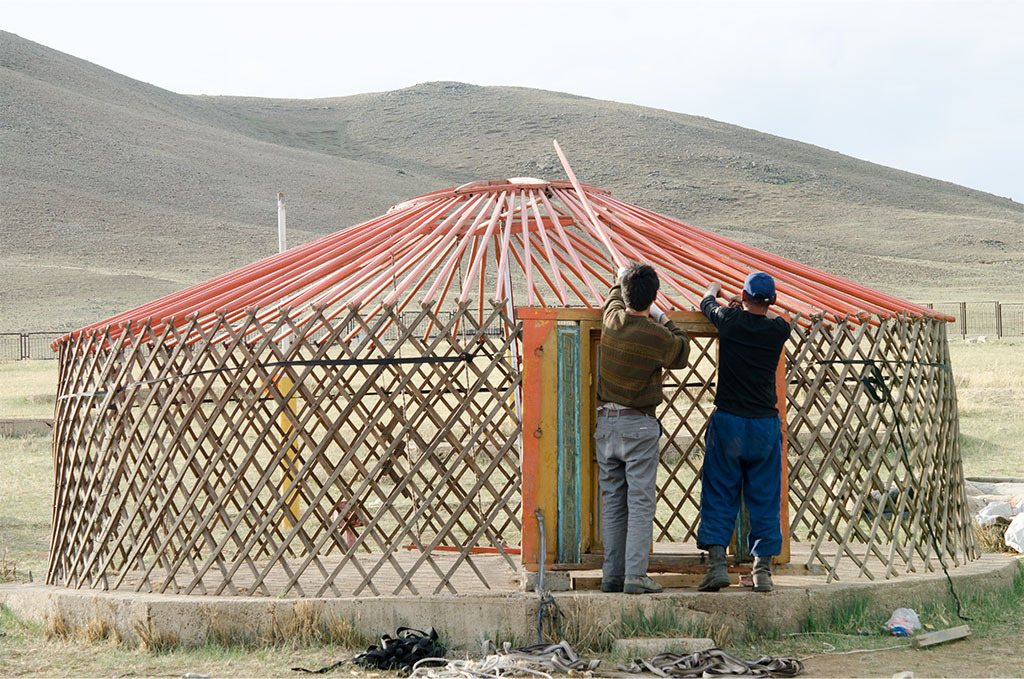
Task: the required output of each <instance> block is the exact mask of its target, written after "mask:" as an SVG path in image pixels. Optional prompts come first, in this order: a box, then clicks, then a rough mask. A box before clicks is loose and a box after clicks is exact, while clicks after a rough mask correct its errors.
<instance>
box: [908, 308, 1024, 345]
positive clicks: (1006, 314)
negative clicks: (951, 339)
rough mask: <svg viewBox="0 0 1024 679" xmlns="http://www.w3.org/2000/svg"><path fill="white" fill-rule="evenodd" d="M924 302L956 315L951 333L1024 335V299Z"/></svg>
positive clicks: (943, 311) (970, 335)
mask: <svg viewBox="0 0 1024 679" xmlns="http://www.w3.org/2000/svg"><path fill="white" fill-rule="evenodd" d="M925 306H927V307H928V308H929V309H935V310H936V311H941V312H942V313H945V314H949V315H950V316H953V317H954V318H955V319H956V323H953V324H951V326H950V328H949V334H950V335H960V336H961V337H964V338H967V337H980V336H983V335H984V336H988V337H995V338H1002V337H1024V303H1020V302H1015V303H1006V304H1004V303H1001V302H936V303H934V304H926V305H925Z"/></svg>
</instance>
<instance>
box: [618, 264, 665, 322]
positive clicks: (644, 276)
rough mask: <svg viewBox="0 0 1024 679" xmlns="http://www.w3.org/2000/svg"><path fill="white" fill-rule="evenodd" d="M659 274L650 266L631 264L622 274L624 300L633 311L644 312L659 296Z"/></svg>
mask: <svg viewBox="0 0 1024 679" xmlns="http://www.w3.org/2000/svg"><path fill="white" fill-rule="evenodd" d="M660 286H661V281H659V280H658V272H656V271H655V270H654V267H652V266H651V265H650V264H630V265H629V268H627V269H626V271H625V273H623V274H622V298H623V299H624V300H625V302H626V306H628V307H629V308H630V309H632V310H633V311H643V310H644V309H646V308H647V307H649V306H651V304H653V303H654V298H655V297H657V296H658V288H659V287H660Z"/></svg>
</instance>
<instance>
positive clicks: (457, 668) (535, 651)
mask: <svg viewBox="0 0 1024 679" xmlns="http://www.w3.org/2000/svg"><path fill="white" fill-rule="evenodd" d="M485 653H486V649H485ZM421 662H422V663H426V662H427V660H423V661H421ZM600 664H601V661H600V660H596V659H595V660H587V659H586V658H581V657H580V655H579V653H577V652H576V650H575V649H574V648H573V647H572V645H570V644H569V642H568V641H565V640H562V641H560V642H559V643H557V644H534V645H532V646H524V647H522V648H512V644H510V643H509V642H505V643H504V644H503V645H502V648H501V650H500V651H498V652H497V653H491V654H489V655H487V656H485V657H484V659H483V660H450V661H447V663H446V665H445V666H444V667H421V666H420V663H416V665H415V666H414V667H413V671H412V674H411V675H410V677H429V679H455V678H456V677H481V678H483V677H510V676H523V675H526V676H535V677H545V678H546V679H551V673H552V672H558V673H562V674H565V673H576V674H580V673H585V672H586V673H592V672H594V671H595V670H596V669H597V668H598V666H599V665H600Z"/></svg>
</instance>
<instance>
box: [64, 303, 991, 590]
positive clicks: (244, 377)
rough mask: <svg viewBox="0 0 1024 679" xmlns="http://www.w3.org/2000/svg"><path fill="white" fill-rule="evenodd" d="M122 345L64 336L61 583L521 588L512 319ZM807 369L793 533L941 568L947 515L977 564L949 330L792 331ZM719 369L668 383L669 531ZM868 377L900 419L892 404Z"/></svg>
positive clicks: (827, 559) (957, 557)
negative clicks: (876, 377)
mask: <svg viewBox="0 0 1024 679" xmlns="http://www.w3.org/2000/svg"><path fill="white" fill-rule="evenodd" d="M115 330H116V331H117V335H116V337H115V336H114V335H112V334H111V330H110V329H107V330H105V331H104V332H102V333H96V334H91V335H84V336H81V337H77V338H75V339H74V340H72V341H69V342H66V343H63V344H61V346H60V352H61V353H60V377H59V380H60V382H59V393H58V401H57V417H56V425H55V432H54V464H55V474H56V483H55V502H54V515H53V536H52V544H51V556H50V564H49V571H48V582H50V583H51V584H61V585H65V586H69V587H97V588H127V589H133V590H138V591H159V592H177V593H194V594H237V595H241V594H262V595H268V596H319V595H332V596H342V595H365V594H373V595H379V594H392V593H394V594H399V593H413V594H426V593H434V592H442V591H447V592H464V591H471V590H479V589H497V590H502V589H511V588H514V587H515V586H516V585H515V582H514V578H515V575H516V573H517V571H518V566H519V559H518V554H517V550H516V547H515V546H516V545H518V544H519V541H520V537H521V528H522V527H521V525H520V515H521V488H522V481H523V480H522V478H521V476H520V452H521V449H520V440H521V426H522V425H521V415H520V412H519V404H518V402H517V396H516V394H517V390H518V387H519V386H520V384H521V380H522V375H521V372H520V370H519V367H518V366H519V361H518V357H519V351H520V348H519V342H518V340H519V338H520V336H521V324H518V323H516V322H515V321H514V320H513V319H511V318H509V317H508V315H507V313H506V311H505V307H503V306H502V307H495V308H494V310H493V311H492V312H491V313H490V314H489V315H487V316H486V317H484V316H482V315H481V314H480V313H479V310H472V311H471V310H470V309H469V308H468V307H465V306H463V307H460V308H459V309H458V310H456V311H454V312H451V313H446V314H435V313H433V312H431V311H430V310H427V309H424V310H423V311H422V312H417V313H415V314H409V313H408V312H406V313H404V314H397V313H393V312H390V311H388V310H385V311H384V312H383V313H381V314H377V315H375V316H373V317H372V318H365V317H363V316H362V315H361V314H360V313H359V312H357V311H354V310H347V311H346V312H345V313H343V314H341V315H338V316H337V317H335V318H330V317H328V316H326V315H323V314H322V313H317V314H315V315H314V316H312V317H311V318H309V319H307V320H306V321H304V322H303V324H302V325H301V326H295V325H292V324H291V322H290V321H289V319H288V318H287V317H284V316H282V317H281V319H280V320H279V321H276V322H275V323H274V324H273V325H271V326H266V325H263V324H261V323H260V322H259V320H258V317H257V315H256V314H255V312H254V313H250V314H249V315H247V316H246V317H245V318H244V319H242V320H241V321H238V320H233V321H231V322H229V321H228V319H226V318H222V320H221V322H219V323H216V324H214V325H212V326H209V324H206V325H204V326H200V325H199V324H197V323H190V324H185V325H180V326H174V325H172V324H166V325H165V324H143V325H140V326H133V327H130V328H126V329H125V328H116V329H115ZM314 330H315V332H314ZM189 338H191V339H189ZM196 338H198V339H196ZM786 354H787V365H788V381H789V393H788V408H787V413H788V441H789V467H790V473H789V486H790V496H789V497H790V503H791V504H790V518H791V532H792V536H793V539H794V540H800V541H803V542H805V543H808V544H809V545H810V546H811V556H810V562H812V563H820V564H822V565H824V566H825V567H826V568H827V569H828V570H829V573H830V578H831V577H832V576H834V575H835V571H836V568H837V566H838V565H839V563H840V561H843V560H850V561H852V562H853V563H855V564H856V565H857V566H858V567H859V570H860V572H861V573H862V574H863V575H864V576H866V577H869V578H874V577H879V576H882V577H888V576H890V575H893V574H898V573H899V572H900V571H901V570H913V569H916V568H918V567H919V565H920V564H922V563H923V564H924V565H925V567H926V568H935V567H937V566H938V562H937V559H936V553H935V550H934V549H933V547H932V540H931V537H930V535H929V530H928V525H929V524H928V522H926V520H925V519H926V517H931V525H932V526H933V527H934V533H935V541H936V542H937V544H938V546H939V552H940V553H941V554H942V556H943V558H944V559H946V561H947V563H948V564H949V565H955V564H959V563H962V562H963V561H964V560H965V559H971V558H976V557H977V554H978V549H977V545H976V542H975V539H974V535H973V532H972V529H971V522H970V518H969V516H968V514H967V507H966V502H965V498H964V491H963V471H962V467H961V462H960V451H959V445H958V441H957V424H956V423H957V419H956V417H957V412H956V394H955V389H954V384H953V379H952V374H951V372H950V370H949V367H948V366H949V357H948V351H947V346H946V336H945V325H944V323H943V322H942V321H937V320H910V319H906V318H895V319H889V320H882V321H878V322H875V323H855V324H843V323H839V324H835V323H824V322H822V321H817V322H814V323H811V324H802V325H796V326H795V327H794V331H793V335H792V337H791V340H790V342H789V344H788V346H787V349H786ZM715 356H716V351H715V340H714V338H707V337H702V338H696V339H695V340H694V346H693V349H692V350H691V357H692V360H691V365H690V366H689V367H688V368H687V369H686V370H680V371H675V372H673V373H671V374H670V376H669V378H668V382H667V385H666V386H667V389H666V394H667V397H668V402H667V404H666V406H665V407H664V409H663V411H662V422H663V424H664V426H665V430H666V436H665V438H663V454H662V470H661V473H660V475H659V485H660V487H659V491H658V497H659V513H658V518H657V519H656V525H655V538H656V540H658V541H662V542H664V541H672V542H687V541H692V540H693V539H694V535H695V531H696V527H697V521H698V515H697V507H698V505H699V488H700V484H699V482H698V478H699V470H700V465H701V459H702V455H703V432H704V428H705V426H706V422H707V417H708V415H709V414H710V412H711V409H712V408H713V406H712V403H711V399H712V397H713V382H714V367H715ZM872 365H874V366H876V367H877V368H878V369H879V371H880V372H879V374H880V376H881V378H882V382H884V384H885V386H886V387H887V388H888V389H889V390H890V393H891V402H892V407H890V406H888V405H887V404H885V403H876V402H875V401H873V400H872V399H871V398H870V389H869V386H868V384H866V383H865V381H864V380H863V379H862V378H864V377H868V376H871V375H872V374H873V373H872V372H871V371H870V369H871V366H872ZM874 388H875V390H876V391H877V390H878V389H880V388H881V386H880V385H875V387H874ZM894 413H895V414H896V417H899V418H900V419H901V421H902V425H903V426H902V432H903V435H904V437H905V441H906V445H907V449H908V452H909V456H910V467H909V469H912V470H913V474H909V473H908V467H907V465H906V464H905V463H904V462H903V458H902V451H901V446H900V444H899V440H898V436H897V427H896V419H895V417H894Z"/></svg>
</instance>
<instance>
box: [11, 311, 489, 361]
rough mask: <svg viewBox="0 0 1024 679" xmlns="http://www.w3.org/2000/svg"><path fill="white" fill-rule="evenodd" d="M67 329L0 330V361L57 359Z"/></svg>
mask: <svg viewBox="0 0 1024 679" xmlns="http://www.w3.org/2000/svg"><path fill="white" fill-rule="evenodd" d="M419 313H420V312H418V311H403V312H401V313H399V314H398V316H399V317H400V318H401V322H402V324H404V325H408V324H410V323H411V322H413V320H414V319H415V318H416V316H417V314H419ZM454 313H455V312H453V311H438V312H437V313H436V314H435V315H436V316H437V318H438V319H439V320H440V321H442V322H447V321H450V320H451V318H452V317H453V315H454ZM68 332H69V331H67V330H64V331H51V332H0V361H23V360H48V359H56V358H57V353H56V352H55V351H53V350H52V349H51V348H50V345H51V344H52V343H53V342H54V340H56V339H58V338H60V337H63V336H64V335H66V334H67V333H68ZM350 332H351V333H352V334H353V335H354V337H353V341H355V342H359V341H361V340H362V335H361V333H359V332H358V329H357V328H356V327H355V326H354V325H353V324H349V325H348V326H347V327H346V328H345V329H344V330H343V333H344V334H349V333H350ZM457 332H458V334H459V335H461V336H464V337H465V336H470V335H473V334H475V332H476V329H475V328H469V327H466V326H465V325H461V326H460V327H459V328H458V330H457ZM500 332H501V329H500V328H494V327H489V328H486V329H485V330H484V334H485V335H488V336H492V335H495V334H500ZM328 334H329V332H328V330H327V329H325V328H320V329H319V330H317V331H316V332H314V333H313V336H312V338H311V339H312V340H314V341H315V340H321V339H323V338H325V337H327V336H328ZM378 336H379V337H380V339H381V340H382V341H391V342H393V341H395V340H397V339H398V328H397V327H396V326H395V325H394V324H389V325H388V326H387V327H386V328H384V329H383V330H382V331H381V332H380V333H378ZM434 336H436V330H435V332H433V333H431V337H434Z"/></svg>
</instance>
